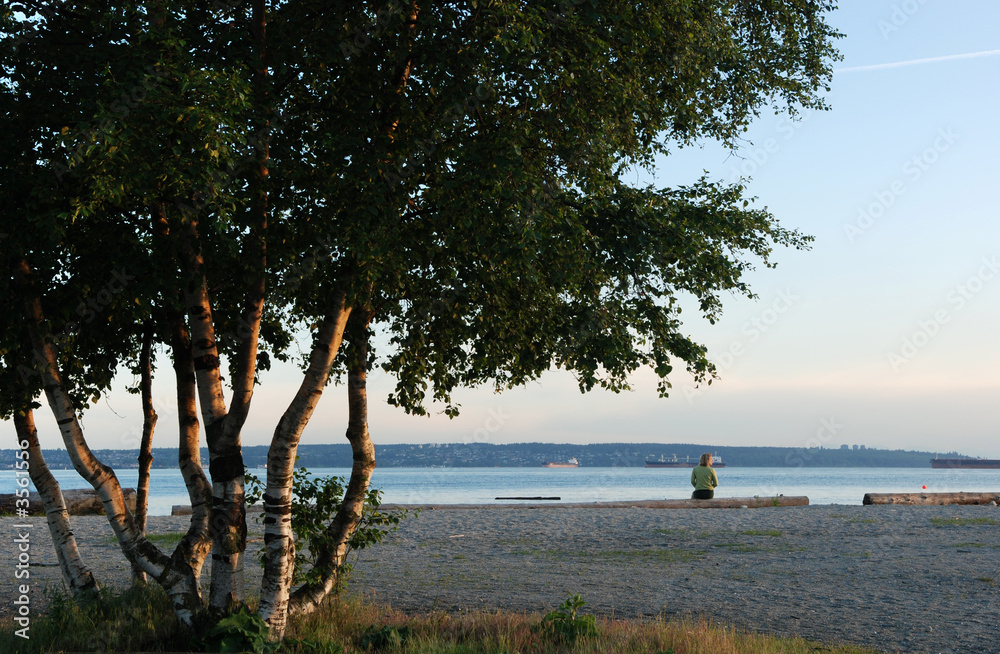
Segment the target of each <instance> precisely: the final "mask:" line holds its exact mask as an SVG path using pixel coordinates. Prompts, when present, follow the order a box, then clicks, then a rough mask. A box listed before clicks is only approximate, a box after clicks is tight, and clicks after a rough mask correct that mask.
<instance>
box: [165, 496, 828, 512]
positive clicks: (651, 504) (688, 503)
mask: <svg viewBox="0 0 1000 654" xmlns="http://www.w3.org/2000/svg"><path fill="white" fill-rule="evenodd" d="M543 499H544V498H543ZM808 505H809V498H808V497H805V496H804V495H803V496H793V497H785V496H784V495H780V496H778V497H718V498H715V499H711V500H634V501H628V502H624V501H623V502H546V503H545V504H529V503H524V504H521V503H517V504H515V503H513V502H511V503H506V502H505V503H503V504H501V503H497V504H383V505H382V508H383V509H410V510H412V509H420V510H422V511H433V510H435V509H490V508H510V507H518V508H521V509H763V508H766V507H769V506H808ZM259 511H260V507H258V506H249V507H247V513H254V512H259ZM190 514H191V507H190V506H187V505H185V504H175V505H174V507H173V510H172V511H171V512H170V515H190Z"/></svg>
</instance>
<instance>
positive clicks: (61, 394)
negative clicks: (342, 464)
mask: <svg viewBox="0 0 1000 654" xmlns="http://www.w3.org/2000/svg"><path fill="white" fill-rule="evenodd" d="M14 275H15V280H16V282H17V283H18V284H19V285H20V286H21V287H22V288H23V289H24V290H25V291H27V292H26V297H27V298H28V299H27V300H26V301H25V318H26V319H27V325H28V330H29V332H30V334H31V341H32V346H33V349H34V351H35V356H36V360H38V361H39V362H41V364H40V365H41V368H40V369H39V370H38V371H37V372H38V373H39V374H40V375H41V377H42V387H43V389H44V391H45V397H46V400H47V401H48V404H49V407H50V409H51V410H52V413H53V415H54V416H55V419H56V423H57V424H58V425H59V432H60V434H61V436H62V438H63V443H64V444H65V446H66V451H67V454H69V457H70V460H71V461H72V462H73V467H74V468H75V469H76V471H77V472H78V473H79V474H80V476H81V477H83V478H84V479H85V480H87V482H88V483H89V484H90V485H91V486H92V487H93V488H94V490H95V491H97V494H98V495H99V496H100V497H101V503H102V504H103V505H104V512H105V513H106V514H107V517H108V522H109V523H110V524H111V528H112V530H113V531H114V532H115V537H116V538H117V539H118V543H119V545H120V546H121V549H122V552H123V553H124V554H125V557H126V558H127V559H128V561H129V563H133V564H137V565H138V566H139V567H140V568H141V569H142V570H143V572H145V573H146V574H148V575H150V576H151V577H153V578H155V579H156V580H157V582H158V583H159V584H160V585H161V586H162V587H163V589H164V590H165V591H167V594H168V595H169V596H170V598H171V600H172V602H173V604H174V611H175V613H176V614H177V617H178V619H179V620H180V621H181V622H182V623H183V624H185V625H188V626H190V625H191V624H192V623H193V621H194V618H195V615H196V614H197V613H198V612H200V610H201V601H200V598H199V597H198V592H197V588H196V585H195V583H194V579H193V577H192V576H191V571H190V568H187V567H186V566H180V565H178V562H177V561H176V560H171V559H170V558H169V557H167V556H166V555H164V554H163V553H162V552H161V551H160V550H159V549H158V548H157V547H156V546H155V545H153V544H152V543H150V542H149V541H148V540H146V538H145V537H144V536H143V535H142V533H140V531H139V529H138V525H136V522H135V519H134V517H133V516H132V513H131V512H130V511H129V510H128V507H127V506H126V505H125V500H124V498H123V496H122V489H121V484H119V483H118V478H117V477H116V476H115V473H114V471H113V470H112V469H111V468H110V467H108V466H106V465H104V464H103V463H102V462H101V461H99V460H98V459H97V457H96V456H94V453H93V452H92V451H91V449H90V447H89V446H88V445H87V442H86V439H85V438H84V436H83V429H82V427H81V426H80V422H79V420H78V419H77V415H76V409H75V407H74V406H73V402H72V400H71V399H70V396H69V393H67V392H66V387H65V385H64V384H63V381H62V377H61V375H60V372H59V367H58V359H57V357H56V352H55V348H54V347H53V346H52V343H51V341H49V340H48V339H47V338H46V337H45V336H43V334H42V325H43V324H44V315H43V313H42V305H41V300H40V299H39V297H38V294H37V291H36V290H35V289H34V285H33V283H32V281H31V269H30V267H29V266H28V264H27V262H26V261H24V260H21V261H20V262H19V263H18V264H17V265H16V267H15V271H14Z"/></svg>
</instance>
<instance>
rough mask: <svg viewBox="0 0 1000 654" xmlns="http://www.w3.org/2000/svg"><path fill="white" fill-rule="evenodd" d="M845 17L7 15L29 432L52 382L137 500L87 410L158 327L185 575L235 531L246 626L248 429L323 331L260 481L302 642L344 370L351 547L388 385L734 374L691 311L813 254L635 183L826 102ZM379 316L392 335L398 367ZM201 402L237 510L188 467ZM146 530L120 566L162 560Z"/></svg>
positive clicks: (445, 5) (14, 380)
mask: <svg viewBox="0 0 1000 654" xmlns="http://www.w3.org/2000/svg"><path fill="white" fill-rule="evenodd" d="M833 7H834V5H833V3H832V2H826V1H821V0H813V1H808V0H785V1H775V2H763V3H762V2H751V1H749V0H699V1H692V2H639V3H636V2H618V1H608V2H596V1H591V0H560V1H558V2H557V1H551V2H545V1H543V2H535V1H532V2H524V1H508V0H496V1H485V2H483V1H480V2H427V3H421V2H415V1H414V2H404V1H402V0H388V2H362V3H353V4H351V3H328V2H321V1H320V0H249V1H247V2H238V1H237V2H228V3H223V2H213V3H210V2H207V1H201V2H191V3H166V2H162V0H161V1H155V0H154V1H150V2H117V1H111V0H107V1H104V2H74V1H72V0H66V1H65V2H60V3H51V4H50V3H32V2H25V3H21V4H18V3H14V4H8V5H7V6H5V8H4V10H3V14H2V21H3V23H2V31H3V41H2V43H3V50H2V55H0V66H2V73H0V81H2V83H0V103H2V105H3V109H4V114H5V115H6V116H7V118H6V121H7V123H6V125H5V127H6V129H5V133H6V134H9V135H10V138H5V139H4V140H3V144H2V148H3V152H2V155H3V156H2V164H0V165H2V177H0V201H2V203H3V206H4V212H5V217H4V227H3V230H2V231H3V232H4V238H3V241H2V247H3V257H4V262H5V264H6V265H7V266H8V270H10V271H11V275H10V277H9V278H5V281H4V282H3V283H4V286H3V288H2V289H0V292H2V293H3V297H4V302H5V306H6V307H7V308H8V311H6V312H5V317H4V319H3V324H2V326H0V334H2V339H3V340H2V345H0V350H2V352H3V366H4V368H3V370H2V371H0V374H2V376H3V382H4V383H3V388H4V395H3V398H2V399H3V405H2V409H3V415H4V416H10V415H12V413H17V412H21V413H23V412H24V411H27V410H30V408H31V407H35V406H37V404H35V403H34V402H35V399H36V398H37V396H38V395H39V394H40V393H41V392H42V391H43V390H44V391H45V393H46V395H47V398H48V401H49V404H50V406H51V407H52V410H53V411H54V412H56V417H57V419H58V420H59V423H60V427H61V429H62V431H63V437H64V440H65V442H66V444H67V448H69V449H71V451H77V452H78V453H79V456H77V457H75V458H74V465H76V466H77V469H78V470H80V471H81V474H84V476H85V477H86V478H88V479H89V480H90V481H91V482H92V483H93V484H94V485H95V488H99V489H100V490H101V493H102V497H103V498H104V499H105V502H106V504H107V505H108V506H111V505H113V504H115V502H116V501H117V500H116V497H117V496H118V495H120V492H118V491H116V490H115V486H116V483H117V482H115V481H113V473H112V472H109V471H102V470H103V469H102V468H101V466H100V465H99V462H95V461H96V460H91V459H92V457H91V458H88V456H86V452H87V451H88V450H86V446H85V440H84V437H83V432H82V429H81V428H80V427H79V425H78V423H76V422H74V420H73V419H74V418H75V417H76V416H78V415H79V413H80V412H81V411H83V410H84V408H85V406H86V403H87V398H89V397H93V396H95V395H99V394H100V393H102V392H104V391H106V390H107V389H108V388H109V385H110V383H111V380H112V379H113V378H114V375H115V374H116V373H117V372H118V371H120V370H121V369H122V367H123V366H125V365H129V364H132V365H134V362H135V361H136V359H137V357H138V356H139V351H140V343H141V340H142V335H143V334H145V333H148V332H149V330H150V329H152V330H153V332H154V333H155V335H156V341H157V342H158V343H159V344H160V351H161V352H167V353H169V355H170V359H171V361H172V363H173V366H174V369H175V372H176V377H177V387H178V398H179V402H180V403H181V405H182V406H183V407H184V408H183V410H182V414H184V415H185V416H187V420H186V421H182V430H181V431H182V433H181V435H180V438H181V442H182V443H187V444H188V447H187V448H186V450H185V448H183V447H182V454H181V459H182V460H181V465H182V466H184V465H187V466H188V473H186V474H187V476H186V480H187V481H188V486H189V491H190V492H191V495H192V503H193V504H196V505H199V504H203V505H205V508H204V512H203V514H196V517H195V518H194V519H193V521H192V529H191V531H189V537H188V538H187V539H186V540H185V541H184V542H183V543H182V544H181V545H180V546H179V549H178V551H177V552H175V553H174V554H173V555H171V556H173V560H174V562H175V563H177V562H178V561H183V562H186V565H188V568H187V569H189V570H199V569H200V565H201V563H200V561H199V560H198V557H199V556H201V560H204V553H202V554H199V552H202V550H203V549H204V546H205V544H206V543H207V542H208V541H209V539H211V541H212V542H213V543H214V547H215V548H216V549H215V553H216V555H217V557H218V558H216V557H213V579H212V584H213V587H212V593H211V595H212V597H211V600H210V603H211V605H212V607H213V608H216V609H219V610H223V609H225V608H226V607H227V606H231V604H232V603H233V602H238V601H239V600H240V598H241V591H239V589H238V588H237V587H238V586H239V583H240V582H239V570H240V569H241V565H242V561H241V557H242V552H243V548H244V547H245V515H244V511H245V509H244V507H243V500H242V497H243V490H242V486H243V480H242V474H243V473H242V457H241V453H240V452H241V449H240V448H241V446H240V432H241V429H242V426H243V424H244V422H245V420H246V418H247V415H248V412H249V409H250V405H251V402H252V395H253V388H254V384H255V383H256V382H258V381H259V376H258V372H259V371H260V370H263V369H266V368H267V367H268V366H269V362H270V358H271V356H276V357H279V358H287V357H288V356H290V352H291V350H290V345H291V344H292V343H293V342H294V341H295V339H296V336H297V334H299V333H300V332H301V331H302V330H308V332H309V333H311V335H312V343H311V344H310V346H309V347H308V348H307V350H308V355H307V356H306V360H305V361H304V362H303V367H304V376H303V385H302V387H301V388H300V390H299V393H298V394H297V395H296V398H295V399H294V400H293V402H292V403H291V404H290V406H289V407H288V410H287V411H286V412H285V415H284V416H283V417H282V419H281V421H280V423H279V424H278V425H276V426H275V436H274V439H273V441H272V448H271V454H270V455H269V461H268V482H267V484H268V488H267V490H266V491H265V493H264V500H265V511H266V512H267V516H268V519H269V520H271V522H269V523H268V525H269V526H268V530H269V532H268V534H269V535H268V555H267V556H266V557H265V560H266V566H265V588H264V590H263V591H262V604H261V606H262V609H261V610H262V614H263V615H264V616H265V618H266V619H267V620H268V621H269V623H270V624H271V625H272V626H273V627H276V630H277V632H278V633H280V631H281V629H282V628H283V625H284V620H285V615H286V613H287V612H288V611H296V610H308V607H309V606H314V605H315V604H316V603H318V602H319V601H322V598H323V597H324V596H325V593H327V592H329V588H330V587H332V586H331V583H332V582H331V581H330V579H332V578H333V577H334V576H335V574H336V568H337V565H339V562H340V561H341V559H340V558H339V557H341V556H342V554H343V551H342V550H338V549H337V548H333V551H331V552H330V553H329V555H328V556H326V558H325V559H324V558H323V557H320V559H321V560H320V561H319V562H318V563H317V566H319V574H318V575H313V577H312V578H314V579H321V580H322V581H320V582H312V583H311V584H306V585H305V586H303V587H301V588H299V589H298V590H296V591H295V592H294V593H292V591H291V590H290V588H289V584H290V583H291V581H290V580H291V576H290V573H289V572H288V570H289V569H290V567H289V565H290V564H289V562H288V561H289V557H294V547H293V546H292V545H291V543H290V532H289V531H288V524H287V522H288V521H287V519H286V514H287V511H288V510H290V509H289V507H290V501H291V500H290V493H291V470H292V465H293V463H294V457H295V452H296V448H297V445H298V442H299V438H300V436H301V432H302V428H303V427H304V425H305V423H306V422H307V421H308V419H309V417H310V415H311V413H312V410H313V409H314V408H315V405H316V402H318V401H319V397H320V395H321V393H322V390H323V388H324V386H325V385H326V384H327V382H328V380H329V378H330V374H331V372H335V373H336V372H338V371H341V372H343V373H344V374H347V375H348V378H349V381H350V383H349V384H348V393H349V395H350V396H351V415H350V418H349V424H348V430H347V432H348V439H349V440H350V442H351V444H352V447H354V448H355V462H356V465H355V471H354V472H355V478H354V479H352V482H351V484H350V485H349V488H348V490H347V496H346V498H345V508H344V509H343V515H342V516H338V518H337V519H336V520H334V523H332V524H331V525H330V529H331V530H332V532H337V533H343V534H345V535H346V536H349V534H350V531H351V529H352V528H353V525H354V524H356V522H357V517H358V516H357V515H355V514H356V513H357V512H359V511H360V504H359V501H360V499H363V497H364V493H365V489H366V488H367V482H368V478H369V476H370V474H371V469H372V468H373V467H374V458H373V449H372V448H371V441H370V437H369V436H368V430H367V418H366V413H365V406H366V402H367V398H366V396H365V395H364V379H365V375H366V373H367V371H368V370H369V369H370V367H371V366H372V365H380V366H382V367H383V368H384V369H385V370H387V371H389V372H391V373H393V374H394V375H395V376H396V378H397V380H398V383H397V386H396V389H395V392H394V393H393V394H392V396H391V397H390V398H389V399H390V402H392V403H394V404H396V405H398V406H400V407H402V408H403V409H405V410H406V411H410V412H414V413H424V412H425V411H426V403H427V401H428V400H434V401H440V402H444V403H445V405H446V411H447V412H448V413H450V414H454V413H455V412H456V411H457V407H456V406H455V405H454V403H453V402H452V392H453V390H454V389H455V388H457V387H459V386H464V385H471V384H481V383H491V384H494V385H495V386H496V387H497V388H498V389H502V388H506V387H512V386H516V385H519V384H523V383H524V382H526V381H528V380H530V379H533V378H535V377H537V376H538V375H540V374H541V373H542V372H544V371H545V370H547V369H549V368H551V367H552V366H560V367H564V368H566V369H568V370H570V371H572V372H573V373H574V374H575V375H576V376H577V378H578V380H579V384H580V388H581V390H584V391H586V390H590V389H591V388H593V387H594V386H596V385H601V386H604V387H606V388H610V389H612V390H620V389H623V388H627V387H628V384H629V378H630V375H631V373H633V372H634V371H635V370H637V369H638V368H640V367H644V366H647V367H650V368H651V369H652V370H653V371H655V373H656V374H657V375H658V377H659V378H660V379H661V385H660V392H661V394H663V395H666V394H667V392H668V389H669V379H670V374H671V373H672V372H673V370H674V367H675V366H677V365H680V366H682V367H683V368H685V369H686V370H688V371H689V372H690V373H692V374H693V375H694V376H695V377H696V378H697V379H706V378H709V377H710V376H711V375H712V374H714V371H713V369H712V367H711V364H710V363H709V361H708V359H707V356H706V350H705V348H704V347H703V346H702V345H700V344H698V343H696V342H695V341H693V340H692V339H691V338H689V337H688V336H687V335H686V334H685V333H684V331H683V328H682V324H681V321H680V317H679V313H680V310H679V308H678V300H679V298H680V297H682V296H684V295H690V296H693V297H694V298H696V299H697V302H698V304H699V307H700V310H701V312H702V314H703V315H704V316H706V317H707V318H709V319H710V320H714V319H715V318H716V317H717V316H718V315H719V312H720V311H721V309H722V303H721V297H722V295H723V294H724V293H733V292H735V293H739V294H745V295H752V292H751V290H750V289H749V287H748V286H747V284H746V282H745V280H744V273H745V272H746V271H747V270H749V269H751V268H752V267H753V266H754V265H765V266H769V265H773V262H772V259H771V254H772V248H773V247H774V246H776V245H780V246H792V247H805V246H806V245H807V243H808V241H809V238H808V237H807V236H804V235H802V234H800V233H798V232H796V231H794V230H787V229H785V228H782V227H781V226H780V225H779V224H778V223H777V221H776V220H775V218H774V217H773V216H772V215H771V214H770V213H769V212H768V211H766V210H764V209H760V208H756V207H755V206H754V205H753V204H752V202H751V199H750V198H747V197H746V196H745V195H744V194H745V189H744V188H743V187H742V186H740V185H736V186H730V185H726V184H723V183H721V182H717V181H713V180H710V179H706V178H701V177H698V176H692V179H691V180H689V182H688V183H687V184H685V185H682V186H677V187H672V188H658V187H655V186H649V187H636V186H634V185H630V184H628V183H626V182H624V181H623V173H624V172H625V171H627V170H631V169H633V168H635V167H645V168H650V169H652V168H654V166H655V161H656V158H657V157H661V156H669V155H670V153H671V152H673V151H674V150H675V149H676V148H678V147H683V146H687V145H692V144H696V143H699V142H701V141H703V140H706V139H712V140H717V141H721V142H723V143H725V144H727V145H729V146H732V147H735V146H736V145H737V144H738V142H739V138H740V135H741V134H742V132H743V131H744V130H745V129H746V126H747V124H748V123H749V122H750V121H751V120H752V119H753V118H754V117H756V116H757V115H758V114H759V113H760V112H761V111H763V110H765V109H767V108H773V109H774V110H775V111H784V112H787V113H790V114H792V115H794V114H795V113H796V112H797V111H799V110H800V109H802V108H819V109H822V108H824V107H825V104H824V101H823V100H822V97H821V93H822V92H823V91H825V90H828V89H827V86H826V85H827V84H828V82H829V79H830V76H831V63H832V61H834V60H835V59H836V57H837V54H836V51H835V49H834V47H833V42H834V40H835V39H836V38H837V36H838V34H837V33H836V32H835V31H834V30H833V29H832V28H831V27H830V26H829V25H828V24H827V22H826V16H827V14H828V13H829V12H830V11H832V9H833ZM375 329H381V330H384V331H385V332H386V333H388V334H389V335H390V339H389V341H388V344H387V346H385V351H375V350H374V349H373V347H372V343H371V334H372V331H373V330H375ZM342 342H343V343H345V344H347V346H344V347H342V346H341V343H342ZM223 366H228V370H227V371H226V370H225V369H224V368H223ZM224 372H225V374H223V373H224ZM223 378H225V380H226V382H227V383H228V385H229V387H230V391H231V392H230V399H229V401H228V402H227V399H226V396H225V393H224V390H225V389H224V386H223ZM195 387H197V403H198V411H196V409H195V397H196V395H195ZM199 415H200V418H201V426H202V427H204V430H205V433H206V434H207V437H208V445H209V450H210V452H211V466H210V473H211V484H212V493H213V495H214V499H209V498H208V497H207V496H206V495H205V493H207V492H208V491H207V490H205V489H206V486H205V483H207V482H204V479H205V475H204V473H203V472H201V470H200V465H195V462H193V461H192V457H194V456H195V453H196V452H197V434H198V430H199V420H198V418H199ZM191 439H194V440H193V441H192V440H191ZM192 443H193V445H192ZM192 447H193V449H192ZM185 452H186V453H185ZM71 456H72V454H71ZM199 480H202V481H199ZM116 493H117V494H118V495H116ZM209 505H210V506H211V510H210V513H211V520H209V509H208V506H209ZM108 513H109V515H111V513H112V511H108ZM128 520H129V518H128V516H125V517H123V518H121V522H120V524H118V526H117V527H116V531H117V533H118V534H119V539H120V540H121V542H122V545H123V551H125V553H126V555H127V556H128V557H129V558H130V560H132V561H133V563H135V562H137V561H139V562H140V563H141V564H142V565H145V566H146V569H147V571H148V572H150V574H153V575H154V576H156V575H161V574H165V573H163V569H164V567H163V566H165V565H166V563H164V558H163V557H164V556H165V555H163V554H162V553H159V554H158V553H157V552H158V550H156V548H155V547H154V546H152V545H151V544H149V543H148V542H146V541H145V540H144V538H143V537H142V535H141V533H138V532H137V531H135V530H133V529H132V528H131V527H130V526H129V522H128ZM346 536H345V538H346ZM137 565H138V564H137ZM168 567H169V566H168ZM173 569H174V570H176V569H177V568H176V566H175V568H173ZM178 574H179V573H178ZM161 583H164V584H165V585H166V584H168V583H172V582H171V581H170V580H168V579H166V578H165V577H164V578H163V579H161ZM185 583H187V582H185ZM178 584H180V582H178ZM180 585H181V586H183V584H180ZM178 588H180V586H178ZM184 588H185V590H176V592H173V593H172V594H173V596H174V597H175V601H176V604H177V606H178V607H179V608H178V611H179V615H181V617H182V619H189V618H187V617H185V616H189V615H192V614H194V613H197V610H198V609H197V606H198V601H199V598H200V591H199V590H198V588H197V583H196V582H194V585H193V586H191V585H190V584H188V585H187V586H184ZM192 593H193V594H192ZM289 607H291V608H289Z"/></svg>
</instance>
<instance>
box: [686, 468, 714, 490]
mask: <svg viewBox="0 0 1000 654" xmlns="http://www.w3.org/2000/svg"><path fill="white" fill-rule="evenodd" d="M691 485H692V486H694V489H695V490H715V487H716V486H718V485H719V477H718V475H716V474H715V468H709V467H708V466H696V467H695V468H694V469H693V470H692V471H691Z"/></svg>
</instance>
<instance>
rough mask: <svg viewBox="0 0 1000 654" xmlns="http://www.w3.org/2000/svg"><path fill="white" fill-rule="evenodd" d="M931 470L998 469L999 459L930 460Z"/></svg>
mask: <svg viewBox="0 0 1000 654" xmlns="http://www.w3.org/2000/svg"><path fill="white" fill-rule="evenodd" d="M931 467H932V468H953V469H954V468H964V469H972V470H975V469H979V470H982V469H987V470H996V469H1000V459H939V458H937V457H935V458H933V459H931Z"/></svg>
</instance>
